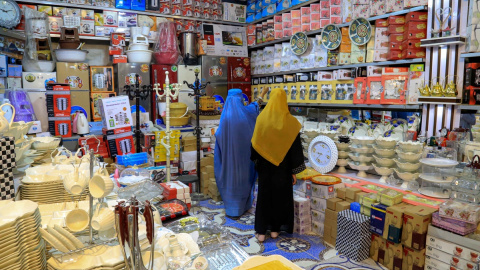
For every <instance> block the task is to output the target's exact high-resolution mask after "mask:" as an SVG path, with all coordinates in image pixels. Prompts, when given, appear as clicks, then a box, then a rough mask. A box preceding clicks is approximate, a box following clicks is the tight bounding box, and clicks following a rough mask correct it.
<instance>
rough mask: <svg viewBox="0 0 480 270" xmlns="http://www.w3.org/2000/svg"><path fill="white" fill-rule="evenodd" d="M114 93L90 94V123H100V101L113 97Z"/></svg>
mask: <svg viewBox="0 0 480 270" xmlns="http://www.w3.org/2000/svg"><path fill="white" fill-rule="evenodd" d="M115 96H116V93H114V92H113V93H112V92H92V93H91V94H90V102H91V104H90V108H91V110H92V112H91V115H92V121H101V120H102V115H101V114H100V107H99V104H100V100H101V99H103V98H109V97H115Z"/></svg>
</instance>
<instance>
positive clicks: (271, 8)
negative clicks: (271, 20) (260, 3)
mask: <svg viewBox="0 0 480 270" xmlns="http://www.w3.org/2000/svg"><path fill="white" fill-rule="evenodd" d="M275 13H277V4H269V5H268V6H266V7H265V8H263V10H262V16H263V17H265V16H269V15H273V14H275Z"/></svg>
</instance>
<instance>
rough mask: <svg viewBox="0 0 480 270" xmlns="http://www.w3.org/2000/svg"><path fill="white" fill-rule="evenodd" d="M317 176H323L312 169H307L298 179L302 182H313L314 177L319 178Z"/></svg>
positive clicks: (299, 174)
mask: <svg viewBox="0 0 480 270" xmlns="http://www.w3.org/2000/svg"><path fill="white" fill-rule="evenodd" d="M317 175H322V174H321V173H319V172H317V171H315V170H314V169H312V168H311V167H307V169H306V170H304V171H303V172H301V173H298V174H297V180H298V179H300V180H311V179H312V177H314V176H317Z"/></svg>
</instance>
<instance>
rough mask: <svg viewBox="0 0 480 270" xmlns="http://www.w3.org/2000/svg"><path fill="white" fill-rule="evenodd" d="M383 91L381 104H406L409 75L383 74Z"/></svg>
mask: <svg viewBox="0 0 480 270" xmlns="http://www.w3.org/2000/svg"><path fill="white" fill-rule="evenodd" d="M382 83H383V92H382V97H381V100H380V103H381V104H405V103H406V99H405V95H406V92H407V90H408V75H384V76H382Z"/></svg>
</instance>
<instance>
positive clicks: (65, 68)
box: [57, 62, 90, 90]
mask: <svg viewBox="0 0 480 270" xmlns="http://www.w3.org/2000/svg"><path fill="white" fill-rule="evenodd" d="M89 79H90V77H89V76H88V64H86V63H67V62H57V81H58V82H59V83H68V84H70V89H71V90H89V89H90V88H89Z"/></svg>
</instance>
